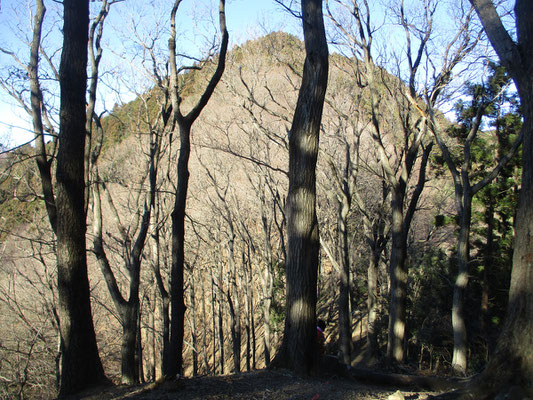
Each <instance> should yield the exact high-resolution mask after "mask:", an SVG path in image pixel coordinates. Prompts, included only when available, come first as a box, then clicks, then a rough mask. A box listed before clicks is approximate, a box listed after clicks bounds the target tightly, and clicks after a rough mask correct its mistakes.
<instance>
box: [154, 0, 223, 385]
mask: <svg viewBox="0 0 533 400" xmlns="http://www.w3.org/2000/svg"><path fill="white" fill-rule="evenodd" d="M180 3H181V0H175V2H174V6H173V8H172V12H171V35H170V39H169V41H168V49H169V65H170V87H169V91H170V97H171V100H172V112H173V114H172V116H173V121H174V122H175V123H176V125H177V126H178V128H179V137H180V151H179V157H178V165H177V175H178V180H177V184H176V192H175V195H174V208H173V210H172V250H171V251H172V263H171V271H170V290H169V293H170V303H171V306H170V313H171V314H170V339H169V340H170V341H169V343H168V353H167V356H166V360H167V362H166V363H165V366H164V367H165V371H164V375H165V377H166V378H167V379H172V378H174V377H175V376H176V375H177V374H179V373H181V371H182V369H183V335H184V325H185V302H184V295H185V288H184V285H183V273H184V266H185V212H186V203H187V192H188V188H189V175H190V174H189V157H190V152H191V139H190V136H191V128H192V125H193V123H194V122H195V121H196V120H197V119H198V117H199V116H200V113H201V112H202V110H203V109H204V108H205V106H206V105H207V103H208V102H209V99H210V98H211V95H212V94H213V92H214V90H215V88H216V86H217V84H218V82H219V81H220V79H221V78H222V74H223V72H224V68H225V63H226V51H227V48H228V40H229V35H228V31H227V29H226V12H225V5H226V2H225V0H220V3H219V22H220V31H221V34H222V41H221V44H220V53H219V58H218V64H217V68H216V70H215V72H214V73H213V75H212V77H211V79H210V81H209V83H208V85H207V87H206V88H205V90H204V92H203V93H202V95H201V96H200V99H199V100H198V102H197V103H196V105H195V106H194V107H193V108H192V109H191V111H189V113H187V115H183V114H182V113H181V110H180V104H181V100H182V99H181V93H180V83H179V77H178V67H177V65H176V13H177V11H178V7H179V5H180Z"/></svg>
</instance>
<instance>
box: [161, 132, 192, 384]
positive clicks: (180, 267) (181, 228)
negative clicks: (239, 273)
mask: <svg viewBox="0 0 533 400" xmlns="http://www.w3.org/2000/svg"><path fill="white" fill-rule="evenodd" d="M179 132H180V151H179V158H178V167H177V170H178V171H177V173H178V183H177V186H176V193H175V201H174V209H173V211H172V265H171V269H170V301H171V307H170V343H169V345H168V351H169V356H168V360H167V361H168V365H167V368H168V370H166V371H165V375H166V376H167V377H168V378H171V377H175V376H176V375H178V374H181V371H182V368H183V335H184V329H185V327H184V325H185V301H184V296H185V288H184V285H183V273H184V268H185V249H184V247H185V207H186V203H187V190H188V187H189V175H190V174H189V157H190V153H191V143H190V135H191V126H190V125H188V124H186V123H180V124H179Z"/></svg>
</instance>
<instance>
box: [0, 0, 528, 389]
mask: <svg viewBox="0 0 533 400" xmlns="http://www.w3.org/2000/svg"><path fill="white" fill-rule="evenodd" d="M222 3H223V2H222ZM326 3H327V2H326ZM327 12H329V18H330V22H331V24H332V27H336V28H337V29H338V31H337V36H336V39H335V41H336V44H337V45H338V46H339V47H337V48H336V49H337V51H335V50H332V49H330V56H329V76H328V86H327V93H326V100H325V105H324V112H323V118H322V125H321V131H320V147H319V155H318V163H317V168H316V174H317V178H316V187H317V217H318V226H319V235H320V255H319V274H318V287H317V299H318V300H317V309H316V317H317V318H318V319H321V320H324V321H325V322H326V324H327V326H326V329H325V345H324V349H323V351H324V352H325V353H326V354H330V355H335V356H338V359H339V362H340V363H345V364H348V365H352V366H356V365H357V366H365V367H372V368H387V369H389V370H402V371H405V370H408V371H409V372H412V373H424V374H428V373H429V374H439V375H442V374H450V375H461V376H463V375H466V374H468V375H471V374H474V373H477V372H480V371H482V370H483V369H484V368H485V366H486V364H487V362H488V361H489V360H490V358H491V355H492V353H493V350H494V348H495V345H496V341H497V338H498V335H499V333H500V331H501V329H502V324H503V321H504V319H505V313H506V307H507V301H508V291H509V282H510V272H511V267H512V254H513V235H514V226H515V205H516V202H517V197H518V192H519V189H520V185H521V180H520V176H521V163H520V162H519V158H520V152H519V150H518V144H519V142H516V140H517V138H518V140H519V139H520V138H521V136H519V132H520V128H521V123H522V120H521V118H520V114H519V110H520V109H519V107H520V102H519V100H518V99H517V98H516V94H514V92H513V90H511V89H510V88H509V82H510V78H509V77H508V76H507V73H506V71H505V70H504V69H503V68H502V67H500V66H499V65H497V64H495V63H490V64H489V63H488V61H487V74H486V77H485V78H484V79H483V80H482V81H481V82H471V83H469V84H468V85H466V89H465V91H464V93H463V94H462V96H461V100H460V101H459V102H458V103H456V105H455V106H454V107H455V120H454V121H452V116H451V114H448V115H447V116H445V115H444V114H443V112H442V111H440V110H439V109H438V106H439V105H440V104H441V103H439V101H440V99H439V96H440V95H441V94H442V93H444V92H445V88H446V85H447V84H449V82H450V80H446V79H444V78H442V79H443V80H439V78H438V77H437V78H435V80H434V81H431V82H429V83H428V82H426V84H427V87H425V88H422V89H421V88H420V87H418V86H417V85H418V83H417V84H416V85H415V80H416V79H418V77H417V75H416V74H417V65H416V62H415V64H411V70H410V71H407V75H408V76H407V77H406V76H405V75H403V74H404V73H405V71H401V72H399V71H396V72H395V71H392V70H389V71H387V70H386V69H385V68H384V66H381V65H380V63H379V62H377V61H375V60H374V59H373V57H372V53H371V52H370V48H369V47H368V48H365V45H364V43H362V42H354V43H352V44H351V45H352V46H353V48H356V47H357V46H360V47H359V48H358V50H357V51H354V52H353V53H352V54H342V50H341V49H342V48H343V47H342V46H343V44H342V43H341V42H342V41H343V40H348V39H349V37H350V36H349V35H348V33H347V32H346V31H343V30H342V26H343V24H342V23H341V21H340V20H336V19H335V18H336V14H335V10H330V9H329V6H328V9H327ZM472 12H473V11H472ZM352 17H355V14H353V15H352ZM359 22H361V21H359ZM221 26H222V23H221ZM426 28H427V27H426ZM332 29H333V28H332ZM405 29H409V26H408V25H406V26H405ZM427 29H430V28H427ZM472 29H473V28H472ZM458 37H459V36H458ZM460 40H464V41H465V42H464V43H463V44H464V48H462V49H452V50H455V51H456V54H457V57H461V55H460V54H462V53H461V52H462V51H464V52H466V48H468V47H469V46H471V43H467V42H466V41H467V40H471V39H466V38H464V37H463V36H460V39H458V40H457V41H456V43H458V42H459V41H460ZM344 45H346V43H344ZM423 45H424V43H422V44H420V46H421V49H422V50H421V52H422V51H423ZM304 50H305V48H304V43H303V42H302V41H300V40H299V39H298V38H297V37H295V36H293V35H290V34H288V33H284V32H274V33H270V34H267V35H266V36H263V37H260V38H257V39H251V40H248V41H247V42H245V43H243V44H242V45H239V46H235V47H233V48H232V49H230V50H228V53H227V56H226V59H225V70H224V74H223V75H222V78H221V80H220V82H219V83H218V85H217V86H216V89H215V90H214V93H213V95H212V97H211V99H210V100H209V102H208V103H207V105H206V106H205V109H203V111H202V112H201V114H199V116H198V119H197V120H196V122H195V123H194V125H192V127H191V126H189V128H190V159H189V162H188V172H189V175H188V176H187V177H188V191H187V197H186V204H187V207H186V211H185V220H184V221H185V229H184V235H185V236H184V238H185V240H184V260H183V261H184V266H185V269H184V276H183V278H184V282H183V288H184V296H183V301H184V306H185V314H184V323H185V324H184V333H183V343H184V347H183V352H182V354H183V365H182V366H181V368H179V369H180V370H179V371H178V373H179V374H181V375H184V376H187V377H190V376H197V375H204V374H206V375H217V374H227V373H229V372H240V371H250V370H252V369H260V368H264V367H266V366H268V365H270V362H271V361H272V360H273V358H274V355H275V354H276V352H277V351H278V349H279V346H280V343H281V340H282V337H283V330H284V321H285V317H286V315H285V312H286V311H285V286H286V280H285V279H286V278H285V267H286V260H287V230H286V229H287V225H286V224H287V215H286V196H287V191H288V183H289V181H288V173H289V171H288V162H289V161H288V160H289V159H288V158H289V136H288V135H289V131H290V129H291V123H292V118H293V113H294V109H295V106H296V102H297V99H298V91H299V89H300V82H301V79H302V69H303V63H304V57H305V53H304ZM409 56H411V54H409ZM219 57H220V55H218V54H213V55H212V56H211V57H208V58H207V59H205V60H201V61H198V62H197V64H196V65H195V67H194V68H192V69H188V70H187V71H186V72H184V73H180V74H179V79H178V80H177V82H176V87H178V86H179V100H178V103H179V107H180V114H182V116H187V115H190V114H188V113H190V112H192V111H194V110H195V108H194V107H195V105H196V104H197V103H198V102H200V101H201V100H202V96H203V94H204V90H205V88H206V87H209V85H210V83H209V82H210V80H211V79H212V76H214V74H215V73H216V71H217V68H219V65H220V64H219V60H220V59H219ZM413 59H414V60H415V61H417V62H418V63H420V59H418V60H416V57H414V58H413ZM444 64H445V65H444V66H443V67H442V68H443V69H442V71H440V72H442V73H443V74H446V73H449V72H450V71H451V68H453V66H450V65H446V63H444ZM448 67H449V68H450V70H447V69H446V68H448ZM176 76H178V75H176ZM439 76H440V75H439ZM449 79H451V78H449ZM154 82H155V83H154V85H153V87H152V88H150V90H147V91H145V92H143V93H140V94H139V95H138V97H137V98H136V99H135V100H134V101H132V102H128V103H126V104H117V105H115V106H114V107H113V109H112V110H110V111H109V112H107V113H105V114H103V115H101V116H98V117H97V116H96V113H94V115H95V116H94V117H93V118H89V120H91V119H92V121H93V122H92V127H91V128H90V129H91V130H92V136H91V140H90V141H89V142H88V146H90V147H89V148H88V149H89V150H88V153H87V154H89V156H88V157H87V159H86V160H87V170H86V174H87V184H86V194H85V196H86V199H85V200H86V203H85V209H86V212H87V235H86V247H87V257H88V276H89V283H90V296H91V305H92V316H93V323H94V329H95V333H96V339H97V344H98V350H99V355H100V358H101V360H102V364H103V367H104V370H105V373H106V375H107V376H108V377H109V378H111V379H112V380H113V381H115V382H120V381H122V382H123V383H127V384H135V383H138V382H152V381H156V380H158V379H162V378H165V377H166V378H168V376H166V374H167V373H166V372H165V371H166V369H165V368H167V367H166V363H167V362H168V358H167V357H168V354H169V353H168V351H169V349H168V346H170V338H171V336H172V333H171V330H172V328H171V320H172V318H174V317H173V314H172V312H173V311H175V307H174V310H173V307H172V305H171V303H170V298H171V296H172V294H171V291H172V287H171V275H172V272H171V266H172V263H173V261H172V254H173V238H174V236H173V232H172V229H173V224H172V223H171V222H172V219H173V218H174V217H175V213H176V209H175V199H176V196H177V195H176V193H177V192H178V187H177V185H178V183H177V182H179V178H178V176H177V174H178V173H180V172H179V170H177V169H176V166H177V165H178V163H179V162H180V160H179V158H180V157H181V152H180V150H183V148H184V143H185V142H184V141H183V136H181V135H182V133H180V134H178V130H177V126H178V125H180V124H182V120H180V119H179V118H178V117H174V116H173V115H174V114H173V113H176V109H177V108H176V104H178V103H173V102H172V99H171V85H169V83H170V82H171V81H170V78H168V77H163V76H161V77H160V76H155V77H154ZM417 82H418V81H417ZM91 114H93V113H91ZM173 118H177V119H176V120H175V121H174V123H172V121H173ZM185 119H186V118H185ZM193 121H194V120H193ZM89 125H91V122H89ZM180 128H181V125H180ZM180 132H181V131H180ZM35 151H36V148H34V147H31V146H24V147H22V148H19V149H16V150H13V151H11V152H7V153H5V154H3V155H2V158H1V159H0V163H1V164H2V167H1V168H2V176H1V181H0V212H1V220H0V238H1V240H2V247H1V249H2V251H1V253H0V265H1V267H0V315H1V316H2V317H1V324H0V337H1V340H0V357H1V361H0V362H1V364H0V394H1V396H6V398H8V397H10V396H19V398H23V397H24V398H26V397H27V398H41V399H44V398H54V397H55V396H56V395H57V389H58V383H59V381H60V376H61V371H60V359H61V346H60V342H61V340H60V334H59V328H60V326H61V322H60V318H59V313H58V307H59V298H58V283H57V268H56V263H57V261H56V257H55V254H56V248H57V242H56V235H55V234H54V232H53V231H52V228H51V225H50V223H49V221H48V217H47V212H46V207H45V206H44V202H43V199H42V198H43V196H42V194H41V193H42V189H41V186H40V185H41V183H40V180H39V178H38V176H37V174H38V170H37V168H35V161H34V159H35ZM44 151H45V153H46V154H47V155H48V156H49V157H50V158H49V164H50V166H52V167H55V165H56V162H57V160H56V158H55V157H56V146H55V140H53V141H50V142H49V143H47V144H46V146H45V149H44ZM502 160H505V162H503V161H502ZM494 168H496V170H495V171H494V173H493V174H492V175H490V172H491V171H492V170H493V169H494ZM53 184H54V185H55V184H57V182H56V181H55V178H54V179H53ZM468 196H470V197H468ZM461 277H463V278H464V279H466V281H464V282H463V281H462V280H461ZM464 279H463V280H464ZM463 283H464V284H463ZM136 307H137V308H136ZM452 310H454V313H452ZM457 310H460V311H459V312H458V311H457ZM458 318H459V319H458Z"/></svg>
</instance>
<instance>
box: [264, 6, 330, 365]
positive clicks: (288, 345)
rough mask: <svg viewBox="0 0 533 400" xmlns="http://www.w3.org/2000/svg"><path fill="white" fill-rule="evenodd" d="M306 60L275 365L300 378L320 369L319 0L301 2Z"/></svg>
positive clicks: (292, 148) (294, 133)
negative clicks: (280, 334) (282, 326)
mask: <svg viewBox="0 0 533 400" xmlns="http://www.w3.org/2000/svg"><path fill="white" fill-rule="evenodd" d="M301 6H302V8H301V9H302V22H303V30H304V39H305V48H306V58H305V64H304V71H303V77H302V84H301V87H300V92H299V96H298V102H297V105H296V110H295V113H294V119H293V123H292V127H291V130H290V132H289V191H288V195H287V206H286V207H287V232H288V257H287V266H286V278H287V283H286V314H285V329H284V333H283V341H282V344H281V348H280V350H279V351H278V353H277V355H276V358H275V360H274V361H273V364H274V365H278V366H283V367H287V368H289V369H291V370H293V371H295V372H297V373H300V374H310V373H311V372H313V371H315V370H316V368H317V366H318V348H317V336H316V300H317V274H318V252H319V235H318V221H317V217H316V172H315V168H316V160H317V155H318V141H319V140H318V139H319V132H320V123H321V120H322V110H323V106H324V97H325V93H326V87H327V79H328V47H327V42H326V35H325V30H324V21H323V16H322V1H321V0H302V5H301Z"/></svg>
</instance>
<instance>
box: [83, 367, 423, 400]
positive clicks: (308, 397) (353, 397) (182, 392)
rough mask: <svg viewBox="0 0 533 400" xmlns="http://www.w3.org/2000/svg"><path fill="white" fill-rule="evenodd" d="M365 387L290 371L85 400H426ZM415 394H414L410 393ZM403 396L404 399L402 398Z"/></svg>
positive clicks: (108, 392) (115, 391) (124, 390)
mask: <svg viewBox="0 0 533 400" xmlns="http://www.w3.org/2000/svg"><path fill="white" fill-rule="evenodd" d="M397 390H398V389H397V388H394V387H378V386H371V385H365V384H364V383H361V382H358V381H357V380H355V379H349V378H339V377H330V378H326V377H324V378H306V379H304V378H298V377H295V376H293V375H292V374H291V373H289V372H288V371H279V370H277V371H276V370H261V371H254V372H246V373H241V374H236V375H226V376H204V377H196V378H184V379H178V380H176V381H172V382H164V383H160V384H149V385H144V386H134V387H131V386H130V387H125V386H115V387H110V388H105V389H102V390H99V391H97V392H96V391H92V393H90V394H87V395H85V396H82V397H78V398H80V399H83V400H119V399H131V400H163V399H165V400H170V399H179V400H200V399H208V400H226V399H227V400H229V399H241V400H244V399H257V400H259V399H261V400H263V399H264V400H326V399H332V400H333V399H343V400H378V399H379V400H381V399H385V400H388V399H390V400H403V399H405V400H415V399H417V400H425V399H427V398H428V395H429V394H430V393H429V392H416V391H414V390H416V389H415V388H413V389H405V388H403V389H402V390H401V391H400V392H398V391H397ZM409 390H413V391H409ZM402 396H403V397H402Z"/></svg>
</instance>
